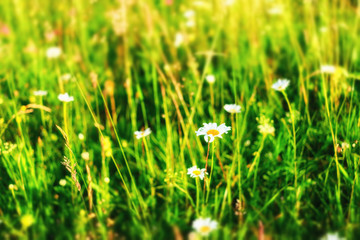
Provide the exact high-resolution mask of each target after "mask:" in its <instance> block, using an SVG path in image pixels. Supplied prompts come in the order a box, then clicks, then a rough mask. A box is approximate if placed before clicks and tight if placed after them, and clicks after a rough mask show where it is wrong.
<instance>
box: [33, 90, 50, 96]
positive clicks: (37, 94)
mask: <svg viewBox="0 0 360 240" xmlns="http://www.w3.org/2000/svg"><path fill="white" fill-rule="evenodd" d="M47 94H48V92H47V91H44V90H37V91H34V95H35V96H46V95H47Z"/></svg>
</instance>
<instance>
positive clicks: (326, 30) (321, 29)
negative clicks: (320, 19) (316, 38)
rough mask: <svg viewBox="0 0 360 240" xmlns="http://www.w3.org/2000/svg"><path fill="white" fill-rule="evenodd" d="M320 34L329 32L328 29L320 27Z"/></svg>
mask: <svg viewBox="0 0 360 240" xmlns="http://www.w3.org/2000/svg"><path fill="white" fill-rule="evenodd" d="M319 30H320V32H322V33H326V32H328V31H329V28H328V27H326V26H322V27H320V29H319Z"/></svg>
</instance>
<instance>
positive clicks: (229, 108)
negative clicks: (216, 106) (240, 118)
mask: <svg viewBox="0 0 360 240" xmlns="http://www.w3.org/2000/svg"><path fill="white" fill-rule="evenodd" d="M224 109H225V110H226V111H227V112H229V113H239V112H240V111H241V106H239V105H236V104H225V106H224Z"/></svg>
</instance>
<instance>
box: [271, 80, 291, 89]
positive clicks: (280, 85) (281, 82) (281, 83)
mask: <svg viewBox="0 0 360 240" xmlns="http://www.w3.org/2000/svg"><path fill="white" fill-rule="evenodd" d="M289 84H290V81H289V80H287V79H278V80H277V82H276V83H274V84H273V85H272V86H271V87H272V88H273V89H275V90H276V91H284V90H285V89H286V88H287V87H288V86H289Z"/></svg>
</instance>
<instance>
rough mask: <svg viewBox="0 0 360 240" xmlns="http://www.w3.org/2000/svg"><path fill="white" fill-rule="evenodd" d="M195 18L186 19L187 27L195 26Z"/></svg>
mask: <svg viewBox="0 0 360 240" xmlns="http://www.w3.org/2000/svg"><path fill="white" fill-rule="evenodd" d="M195 25H196V24H195V20H194V19H190V20H188V21H186V26H187V27H189V28H192V27H195Z"/></svg>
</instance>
